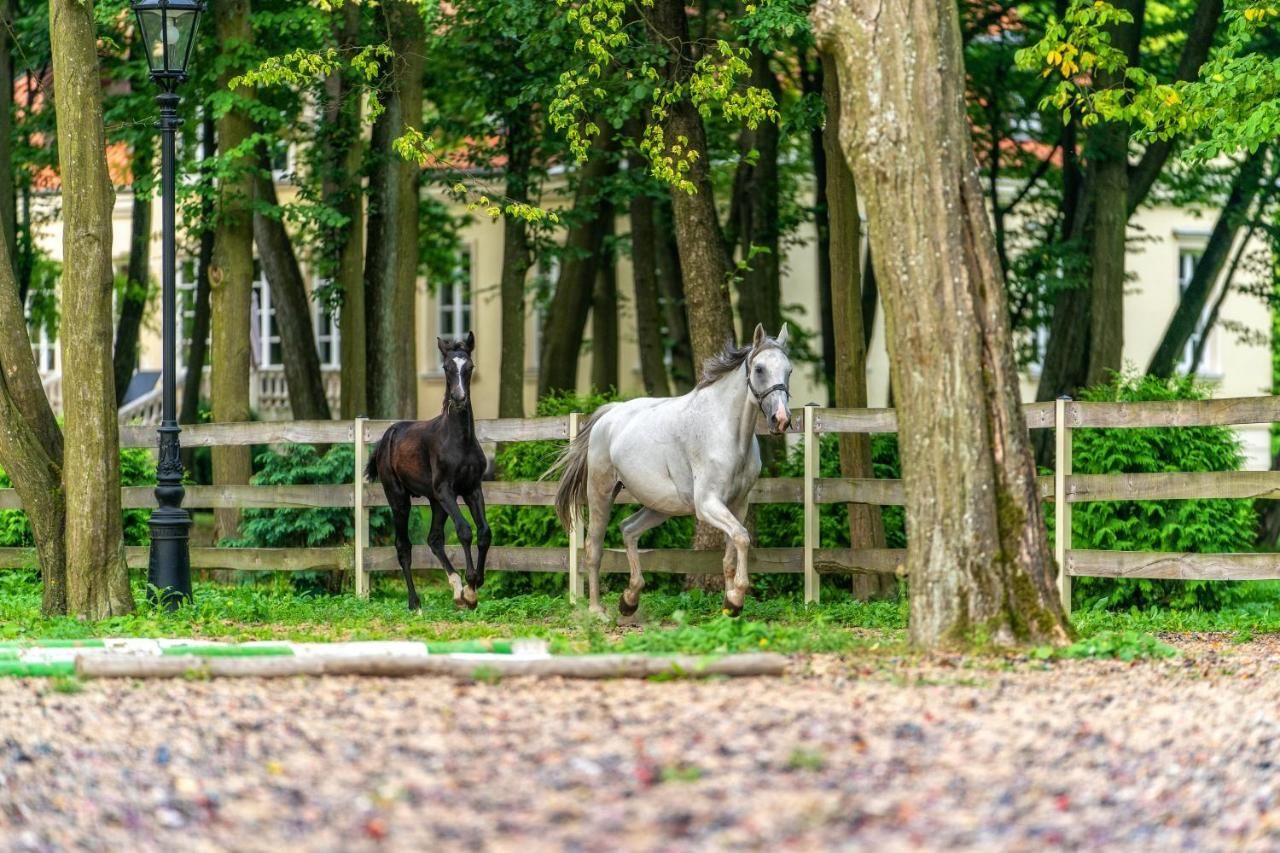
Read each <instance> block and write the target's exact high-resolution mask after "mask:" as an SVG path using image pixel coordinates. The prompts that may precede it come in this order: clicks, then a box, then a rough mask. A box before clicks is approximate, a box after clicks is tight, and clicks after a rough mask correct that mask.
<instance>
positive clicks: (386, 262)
mask: <svg viewBox="0 0 1280 853" xmlns="http://www.w3.org/2000/svg"><path fill="white" fill-rule="evenodd" d="M383 14H384V15H385V17H386V23H387V31H388V32H389V33H390V36H391V47H392V50H393V51H394V52H395V58H394V59H392V60H391V89H390V91H389V92H387V93H386V95H385V97H384V101H385V103H384V106H385V107H386V111H385V112H383V113H382V115H380V116H378V119H377V121H375V122H374V125H373V138H372V142H371V145H372V148H373V151H374V157H375V160H374V167H373V171H372V173H371V174H370V176H369V240H368V246H367V251H368V255H367V257H366V258H365V270H364V282H365V330H366V331H365V334H366V338H365V344H366V353H367V355H366V370H367V378H368V389H369V398H368V403H369V414H370V416H371V417H375V418H413V417H417V413H418V376H417V365H416V363H415V359H416V347H415V346H414V345H413V343H412V342H413V341H415V340H417V338H416V337H415V335H416V331H415V330H416V324H415V322H414V317H415V312H414V304H413V303H414V292H415V290H416V288H417V280H418V200H419V198H418V177H419V169H418V164H417V163H412V162H409V161H407V160H405V159H403V158H402V157H400V155H399V154H397V153H396V152H395V150H394V149H393V148H392V144H393V143H394V142H395V140H397V139H399V138H400V137H401V136H403V135H404V133H405V132H406V131H408V130H410V129H413V130H419V129H421V127H422V75H423V63H424V54H425V38H426V36H425V30H424V27H423V22H422V16H421V14H420V12H419V9H418V7H417V6H415V5H414V4H412V3H410V2H407V0H392V2H389V3H387V4H385V5H384V6H383Z"/></svg>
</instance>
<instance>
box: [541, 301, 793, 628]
mask: <svg viewBox="0 0 1280 853" xmlns="http://www.w3.org/2000/svg"><path fill="white" fill-rule="evenodd" d="M786 343H787V327H786V324H785V323H784V324H783V326H782V331H781V332H779V333H778V337H777V338H771V337H769V336H768V335H766V334H765V331H764V327H763V326H756V331H755V338H754V340H753V341H752V343H751V346H749V347H742V348H736V347H732V346H727V347H726V348H725V350H724V351H723V352H721V353H720V354H719V355H717V356H714V357H713V358H710V359H707V362H706V364H705V365H703V375H702V381H701V382H699V383H698V386H697V387H696V388H694V389H693V390H692V391H690V392H689V393H688V394H685V395H683V396H681V397H662V398H657V397H642V398H640V399H636V400H628V401H626V402H624V403H610V404H608V405H606V406H602V407H600V409H599V410H598V411H597V412H596V413H595V414H594V415H592V416H591V419H590V420H589V421H587V424H586V426H585V427H584V428H583V430H582V432H580V433H579V434H578V437H577V438H575V439H574V440H573V442H571V443H570V445H569V447H568V448H566V449H565V451H564V453H563V454H562V455H561V457H560V458H559V459H558V460H557V461H556V464H555V466H554V467H553V468H552V471H554V470H556V469H557V468H563V469H564V474H563V476H562V477H561V479H560V488H559V489H558V490H557V492H556V514H557V515H558V516H559V517H560V522H561V523H562V524H564V525H565V527H566V528H567V527H568V526H569V515H570V512H571V509H572V508H573V507H579V508H581V507H582V506H583V505H584V504H585V505H586V506H587V508H588V510H589V518H590V523H589V525H588V527H587V568H588V569H589V571H590V573H589V574H588V578H589V580H590V589H589V595H590V602H591V604H590V606H591V610H592V612H594V613H597V614H601V615H602V614H603V613H604V608H602V607H601V606H600V558H601V554H602V548H601V546H602V543H603V541H604V533H605V528H606V527H607V526H608V524H609V510H610V508H611V507H612V506H613V500H614V498H615V497H617V495H618V492H619V491H621V490H622V488H623V487H624V486H625V487H626V489H627V490H628V491H629V492H630V493H631V495H632V496H633V497H634V498H635V499H636V500H637V501H638V502H639V503H641V504H643V506H644V509H642V510H640V511H639V512H637V513H636V514H635V515H632V516H630V517H628V518H627V519H626V520H625V521H623V522H622V538H623V541H624V542H625V543H626V546H627V562H628V563H629V564H630V566H631V582H630V584H629V585H628V586H627V589H626V591H625V592H624V593H623V594H622V598H621V599H619V601H618V612H619V613H621V614H622V615H623V616H630V615H631V614H633V613H635V611H636V608H637V607H638V606H639V604H640V590H642V589H643V588H644V579H643V577H642V576H641V574H640V551H639V547H638V543H639V541H640V535H641V534H642V533H644V532H645V531H646V530H651V529H653V528H654V527H657V526H658V525H659V524H661V523H662V522H664V521H666V520H667V519H668V518H671V517H672V516H676V515H696V516H697V517H698V520H699V521H705V522H706V523H708V524H710V525H712V526H714V527H717V528H719V529H720V530H722V531H724V534H725V540H726V541H725V552H724V581H725V582H724V590H725V597H724V606H725V609H726V610H727V611H728V612H729V613H731V614H733V615H734V616H736V615H738V613H740V612H741V611H742V604H743V601H744V600H745V599H746V594H747V586H748V578H747V549H748V548H750V547H751V536H750V534H749V533H748V532H747V528H746V527H745V526H744V525H743V523H742V520H743V518H744V517H745V516H746V512H747V494H748V493H749V492H750V491H751V488H752V486H754V485H755V482H756V478H757V477H759V476H760V447H759V445H758V444H757V442H756V434H755V427H756V413H757V412H759V413H761V414H763V415H764V417H765V419H766V420H767V421H768V422H769V428H770V430H771V431H772V432H775V433H779V432H783V431H784V430H786V428H787V426H788V425H789V424H790V423H791V411H790V409H789V408H788V407H787V405H788V402H789V398H790V391H789V383H790V382H791V360H790V359H789V358H787V353H786Z"/></svg>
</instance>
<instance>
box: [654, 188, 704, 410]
mask: <svg viewBox="0 0 1280 853" xmlns="http://www.w3.org/2000/svg"><path fill="white" fill-rule="evenodd" d="M653 213H654V220H653V221H654V228H655V232H654V250H653V256H654V261H655V262H656V264H657V269H655V270H654V273H655V274H656V275H657V277H658V294H659V296H660V297H661V299H662V313H663V316H664V318H665V321H666V332H667V337H668V338H669V339H670V340H671V384H672V385H673V386H674V387H675V392H676V393H677V394H685V393H688V391H689V390H690V389H691V388H693V385H694V383H695V382H696V381H697V373H696V371H695V370H694V366H693V345H692V344H691V343H690V342H689V313H688V310H687V306H686V305H685V301H684V275H683V274H682V273H681V271H680V252H679V249H678V248H677V247H676V238H675V225H674V223H673V219H674V214H673V213H672V211H671V198H670V196H669V195H664V197H663V198H660V199H658V200H656V201H655V202H654V205H653Z"/></svg>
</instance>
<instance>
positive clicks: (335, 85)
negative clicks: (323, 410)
mask: <svg viewBox="0 0 1280 853" xmlns="http://www.w3.org/2000/svg"><path fill="white" fill-rule="evenodd" d="M360 8H361V7H360V5H359V4H356V3H347V4H344V5H343V7H342V15H341V17H337V16H335V19H334V25H333V27H334V32H335V36H336V38H335V40H336V41H337V43H338V48H339V50H342V51H353V50H355V48H356V45H357V43H358V40H359V37H360ZM353 74H354V72H351V71H350V70H347V69H343V70H339V71H337V72H335V73H334V74H332V75H330V77H329V78H328V79H327V80H326V81H325V86H326V90H327V92H328V97H329V101H328V104H327V105H326V106H327V109H326V113H325V127H324V128H323V129H322V131H323V132H322V135H321V139H322V144H323V145H324V146H325V155H324V162H325V167H326V172H325V177H324V182H323V190H322V191H323V192H324V197H325V198H326V199H328V200H329V204H330V205H332V206H333V207H334V208H335V209H336V210H337V211H338V212H339V213H341V214H342V215H343V217H344V218H345V219H346V224H344V225H341V226H338V227H336V228H333V229H332V231H331V234H330V238H331V240H332V246H331V247H330V251H331V252H332V253H333V254H332V257H331V259H330V268H331V273H330V274H331V275H333V276H334V280H335V281H336V282H337V286H338V287H339V288H340V289H341V291H342V307H341V310H340V313H339V315H338V326H339V332H340V334H339V337H340V338H341V342H340V350H341V360H342V405H341V409H342V411H341V417H342V418H343V420H350V419H351V418H354V417H356V416H357V415H363V414H364V413H365V409H366V407H367V405H368V404H367V402H366V399H365V387H366V384H367V373H366V370H365V324H366V322H367V320H366V318H365V310H364V204H363V201H362V194H363V190H362V187H361V185H360V169H361V164H362V162H363V157H364V139H363V138H362V136H361V123H360V115H361V105H362V99H363V95H362V93H361V87H360V82H359V81H358V80H354V79H351V78H350V76H349V75H353Z"/></svg>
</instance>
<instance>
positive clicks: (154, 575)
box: [147, 507, 191, 610]
mask: <svg viewBox="0 0 1280 853" xmlns="http://www.w3.org/2000/svg"><path fill="white" fill-rule="evenodd" d="M149 525H150V527H151V554H150V559H149V560H148V563H147V584H148V585H149V587H150V588H149V589H148V591H147V596H148V598H149V599H150V600H151V601H152V602H153V603H161V604H163V605H164V606H165V608H166V609H168V610H175V609H177V607H178V605H180V604H181V603H182V602H184V601H189V600H190V599H191V551H190V548H189V542H188V540H189V538H190V531H191V516H190V515H189V514H188V513H187V511H186V510H185V509H182V508H181V507H160V508H158V509H156V510H154V511H152V513H151V520H150V522H149Z"/></svg>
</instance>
